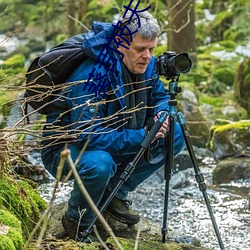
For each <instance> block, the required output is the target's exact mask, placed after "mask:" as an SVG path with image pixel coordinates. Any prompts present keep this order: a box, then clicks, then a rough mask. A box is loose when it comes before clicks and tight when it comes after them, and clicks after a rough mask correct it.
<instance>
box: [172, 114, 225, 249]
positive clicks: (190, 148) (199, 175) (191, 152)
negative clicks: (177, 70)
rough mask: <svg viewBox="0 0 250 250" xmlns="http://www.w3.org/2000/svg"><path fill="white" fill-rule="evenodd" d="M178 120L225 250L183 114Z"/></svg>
mask: <svg viewBox="0 0 250 250" xmlns="http://www.w3.org/2000/svg"><path fill="white" fill-rule="evenodd" d="M177 118H178V121H179V124H180V126H181V130H182V133H183V136H184V139H185V142H186V146H187V150H188V153H189V156H190V159H191V161H192V163H193V167H194V171H195V179H196V181H197V183H198V185H199V189H200V191H201V192H202V194H203V197H204V200H205V203H206V206H207V210H208V212H209V215H210V218H211V221H212V224H213V228H214V231H215V234H216V237H217V239H218V242H219V245H220V248H221V250H224V249H225V247H224V245H223V242H222V239H221V235H220V232H219V229H218V226H217V223H216V220H215V217H214V214H213V210H212V207H211V204H210V201H209V199H208V195H207V192H206V189H207V188H206V184H205V182H204V177H203V174H202V173H201V171H200V169H199V166H198V162H197V159H196V157H195V154H194V151H193V148H192V145H191V142H190V139H189V133H188V131H187V128H186V124H185V120H184V116H183V114H182V113H181V112H178V113H177Z"/></svg>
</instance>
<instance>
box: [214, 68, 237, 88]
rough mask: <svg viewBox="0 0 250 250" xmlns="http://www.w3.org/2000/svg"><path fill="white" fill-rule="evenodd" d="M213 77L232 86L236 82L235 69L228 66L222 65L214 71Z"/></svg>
mask: <svg viewBox="0 0 250 250" xmlns="http://www.w3.org/2000/svg"><path fill="white" fill-rule="evenodd" d="M213 77H214V79H217V80H218V81H220V82H221V83H224V84H226V85H228V86H232V85H233V83H234V78H235V71H234V69H230V68H228V67H221V68H218V69H216V70H215V71H214V76H213Z"/></svg>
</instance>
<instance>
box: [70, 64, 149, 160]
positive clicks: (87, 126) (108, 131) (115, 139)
mask: <svg viewBox="0 0 250 250" xmlns="http://www.w3.org/2000/svg"><path fill="white" fill-rule="evenodd" d="M84 64H85V63H84ZM84 64H83V66H82V67H83V68H84V69H83V68H82V69H81V66H80V68H79V69H78V70H77V71H76V72H75V73H74V74H73V76H72V77H70V78H69V79H68V80H69V81H71V82H72V79H74V82H75V84H72V85H74V86H72V87H70V88H69V89H68V92H67V103H68V106H69V107H70V108H71V111H70V116H71V130H72V133H74V134H75V135H76V138H77V143H78V145H79V147H83V146H84V144H85V143H88V144H87V148H88V150H104V151H106V152H109V153H111V154H114V155H124V154H132V153H136V152H137V151H138V149H139V148H140V143H141V142H142V140H143V139H144V137H145V134H146V132H145V130H144V129H137V130H133V129H122V130H117V129H112V128H110V127H108V126H106V125H105V124H106V123H107V120H108V119H112V118H109V117H106V115H105V113H106V104H105V100H102V99H101V98H100V97H99V98H98V96H97V97H95V95H94V94H93V91H92V92H88V89H89V88H84V86H85V85H84V84H85V83H80V84H77V78H81V79H87V78H88V77H87V74H88V73H89V72H88V70H86V65H85V66H84ZM89 68H92V66H90V67H89ZM81 70H82V72H81ZM83 72H84V73H83ZM86 72H87V73H86Z"/></svg>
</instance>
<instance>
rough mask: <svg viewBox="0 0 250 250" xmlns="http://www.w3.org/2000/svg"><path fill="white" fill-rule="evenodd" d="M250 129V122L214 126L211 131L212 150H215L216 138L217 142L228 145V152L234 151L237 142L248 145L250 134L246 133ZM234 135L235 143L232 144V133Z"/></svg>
mask: <svg viewBox="0 0 250 250" xmlns="http://www.w3.org/2000/svg"><path fill="white" fill-rule="evenodd" d="M249 128H250V120H243V121H238V122H232V123H229V124H225V125H214V126H212V127H211V130H210V137H211V140H210V145H209V147H210V149H211V150H214V141H215V138H216V140H217V141H220V144H226V145H227V146H228V151H230V152H231V151H232V152H233V151H234V150H233V148H234V147H235V145H234V144H235V143H236V142H241V143H246V144H247V143H248V142H249V141H250V133H247V132H245V131H247V130H249ZM232 132H233V133H234V139H235V140H234V141H233V143H232V142H230V136H228V135H229V134H230V133H232ZM249 132H250V131H249Z"/></svg>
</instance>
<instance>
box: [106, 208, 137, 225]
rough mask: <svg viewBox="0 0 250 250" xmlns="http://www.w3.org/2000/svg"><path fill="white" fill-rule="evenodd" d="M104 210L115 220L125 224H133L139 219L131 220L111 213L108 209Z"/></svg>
mask: <svg viewBox="0 0 250 250" xmlns="http://www.w3.org/2000/svg"><path fill="white" fill-rule="evenodd" d="M105 212H106V213H107V214H108V215H110V216H111V217H113V218H114V219H116V220H117V221H119V222H121V223H123V224H127V225H130V226H133V225H135V224H137V223H138V222H139V221H140V220H138V221H137V222H135V221H132V220H128V219H124V217H121V216H119V215H117V214H114V213H111V212H110V211H107V210H105Z"/></svg>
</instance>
